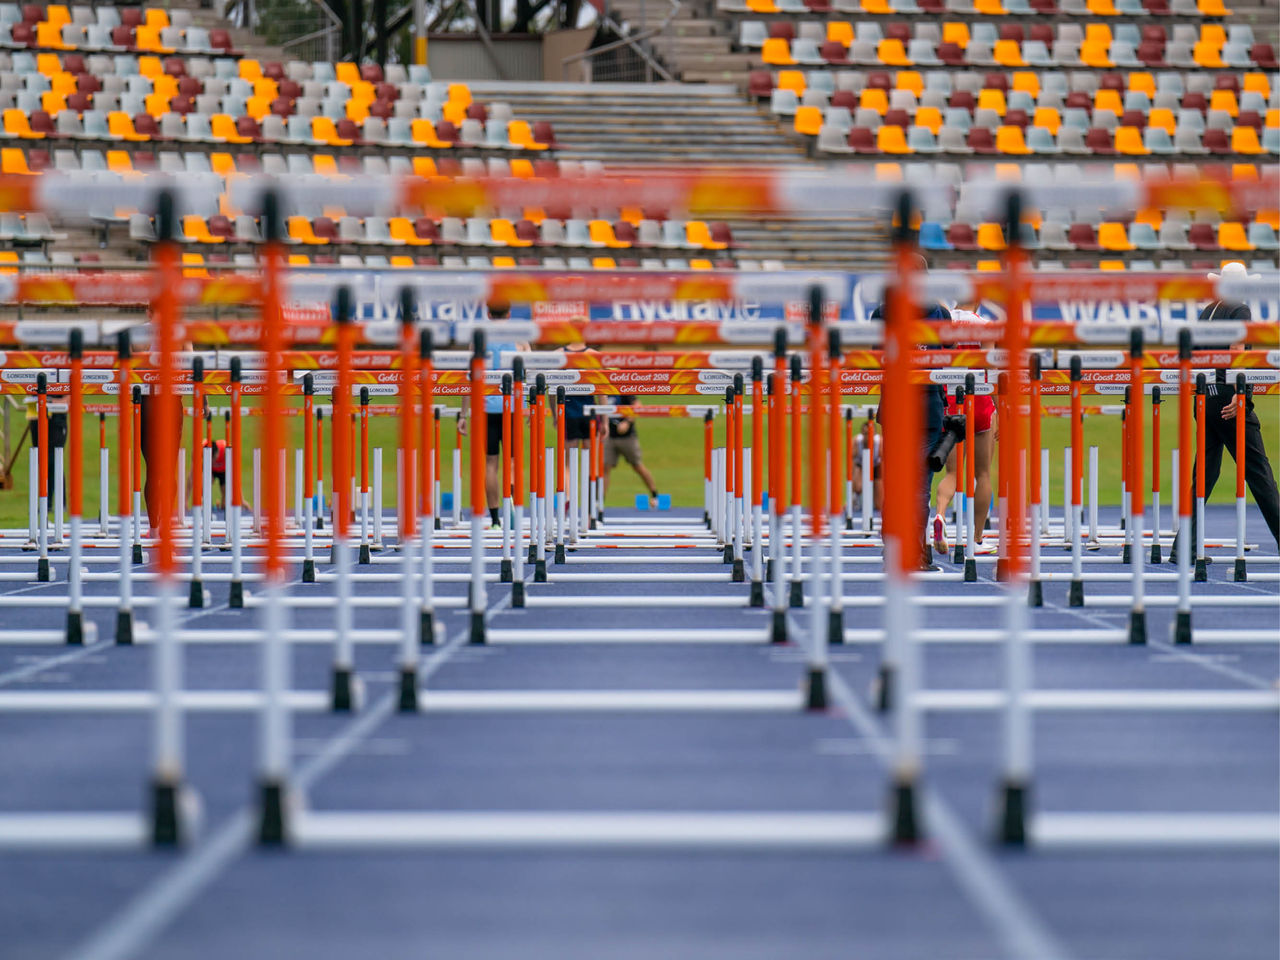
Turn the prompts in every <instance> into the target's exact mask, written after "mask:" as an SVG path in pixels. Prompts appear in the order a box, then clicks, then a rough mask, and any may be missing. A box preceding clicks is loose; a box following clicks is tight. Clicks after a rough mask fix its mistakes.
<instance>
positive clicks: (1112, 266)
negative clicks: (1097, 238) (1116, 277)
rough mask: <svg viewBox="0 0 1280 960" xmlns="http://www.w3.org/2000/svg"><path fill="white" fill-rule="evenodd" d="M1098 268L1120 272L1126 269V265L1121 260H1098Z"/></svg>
mask: <svg viewBox="0 0 1280 960" xmlns="http://www.w3.org/2000/svg"><path fill="white" fill-rule="evenodd" d="M1098 269H1099V270H1111V271H1114V272H1116V273H1122V272H1123V271H1125V270H1127V269H1128V267H1127V266H1126V264H1125V262H1124V261H1123V260H1099V261H1098Z"/></svg>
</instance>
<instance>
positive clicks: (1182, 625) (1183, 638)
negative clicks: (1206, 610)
mask: <svg viewBox="0 0 1280 960" xmlns="http://www.w3.org/2000/svg"><path fill="white" fill-rule="evenodd" d="M1173 642H1174V643H1178V644H1183V643H1188V644H1189V643H1190V642H1191V611H1190V610H1179V611H1178V613H1177V615H1176V616H1175V617H1174V620H1173Z"/></svg>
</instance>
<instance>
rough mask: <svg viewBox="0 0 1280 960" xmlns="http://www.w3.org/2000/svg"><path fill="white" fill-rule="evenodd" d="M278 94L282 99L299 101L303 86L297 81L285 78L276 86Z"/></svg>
mask: <svg viewBox="0 0 1280 960" xmlns="http://www.w3.org/2000/svg"><path fill="white" fill-rule="evenodd" d="M276 92H277V93H278V94H280V96H282V97H288V98H289V99H290V100H297V99H298V98H299V97H300V96H302V84H300V83H298V82H297V81H296V80H290V79H289V78H288V77H285V78H284V79H283V80H281V81H280V82H279V83H277V84H276Z"/></svg>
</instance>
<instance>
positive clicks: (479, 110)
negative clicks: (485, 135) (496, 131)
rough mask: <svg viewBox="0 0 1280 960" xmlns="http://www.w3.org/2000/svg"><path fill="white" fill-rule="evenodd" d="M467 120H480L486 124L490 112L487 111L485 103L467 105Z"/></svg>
mask: <svg viewBox="0 0 1280 960" xmlns="http://www.w3.org/2000/svg"><path fill="white" fill-rule="evenodd" d="M467 119H468V120H479V121H480V122H481V123H484V122H485V121H486V120H488V119H489V111H488V110H486V109H485V106H484V104H483V103H476V102H474V101H473V102H471V103H469V104H467Z"/></svg>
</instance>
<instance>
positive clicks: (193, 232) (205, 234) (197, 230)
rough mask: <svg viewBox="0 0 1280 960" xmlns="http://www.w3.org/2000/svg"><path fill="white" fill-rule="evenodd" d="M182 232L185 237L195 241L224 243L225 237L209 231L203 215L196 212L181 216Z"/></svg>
mask: <svg viewBox="0 0 1280 960" xmlns="http://www.w3.org/2000/svg"><path fill="white" fill-rule="evenodd" d="M182 232H183V233H185V234H186V235H187V238H188V239H190V240H193V241H194V242H196V243H225V242H226V238H225V237H215V236H214V235H213V234H212V233H210V232H209V225H208V224H207V223H205V220H204V217H201V216H197V215H196V214H194V213H192V214H188V215H187V216H185V217H183V218H182Z"/></svg>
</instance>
